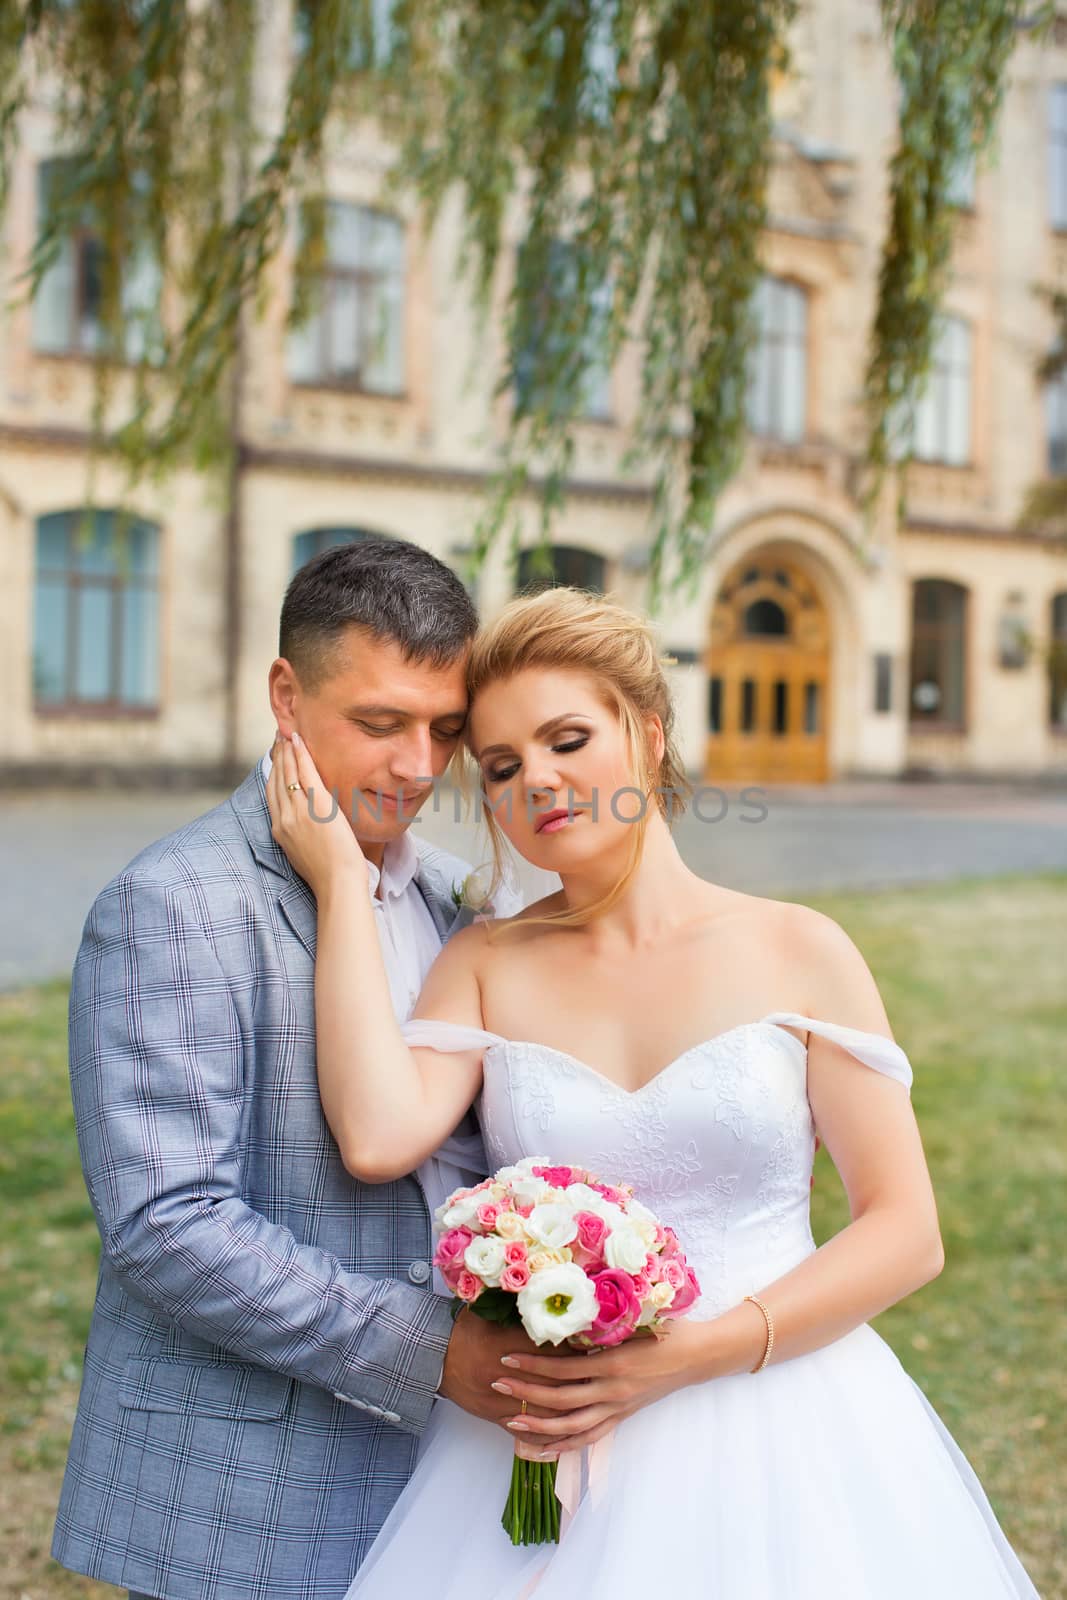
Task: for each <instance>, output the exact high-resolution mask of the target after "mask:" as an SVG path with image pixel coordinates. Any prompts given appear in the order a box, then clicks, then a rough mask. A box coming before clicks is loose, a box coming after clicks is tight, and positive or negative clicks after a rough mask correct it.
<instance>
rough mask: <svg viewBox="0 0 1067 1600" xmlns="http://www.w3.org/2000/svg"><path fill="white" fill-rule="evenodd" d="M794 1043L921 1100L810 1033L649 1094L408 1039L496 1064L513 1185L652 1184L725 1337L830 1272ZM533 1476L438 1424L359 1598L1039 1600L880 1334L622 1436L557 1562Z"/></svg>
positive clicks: (639, 1421)
mask: <svg viewBox="0 0 1067 1600" xmlns="http://www.w3.org/2000/svg"><path fill="white" fill-rule="evenodd" d="M781 1024H789V1025H791V1026H795V1027H797V1028H799V1029H809V1030H810V1031H811V1032H812V1033H815V1034H820V1035H825V1037H827V1038H828V1039H831V1040H833V1041H834V1042H835V1043H837V1044H839V1045H842V1046H844V1047H845V1048H846V1049H847V1050H848V1051H849V1052H850V1053H851V1054H852V1055H853V1056H854V1057H855V1058H856V1060H857V1061H858V1062H860V1063H862V1064H863V1067H864V1068H872V1069H873V1070H875V1071H876V1072H882V1073H885V1074H887V1075H888V1076H889V1077H891V1078H894V1079H896V1081H897V1082H899V1083H900V1084H902V1085H903V1086H905V1088H907V1087H908V1086H910V1083H911V1068H910V1065H909V1063H908V1058H907V1056H906V1055H905V1053H904V1051H903V1050H902V1049H901V1048H900V1047H899V1045H896V1044H894V1043H892V1042H891V1041H890V1040H887V1039H885V1038H883V1037H882V1036H880V1035H876V1034H871V1033H864V1032H860V1031H859V1030H857V1029H854V1028H846V1027H842V1026H840V1025H836V1024H832V1023H828V1022H820V1021H816V1020H814V1019H812V1018H810V1017H805V1016H801V1015H799V1014H798V1013H795V1012H785V1011H776V1012H772V1013H771V1014H770V1015H768V1016H766V1017H763V1018H762V1019H761V1020H759V1021H756V1022H750V1023H745V1024H742V1025H741V1026H740V1027H736V1028H731V1029H730V1030H729V1031H728V1032H726V1033H721V1034H717V1035H716V1036H715V1037H714V1038H711V1039H705V1040H703V1041H701V1042H700V1043H698V1044H695V1045H693V1047H692V1048H691V1049H689V1050H687V1051H686V1052H685V1053H684V1055H681V1056H679V1057H678V1058H677V1059H676V1060H675V1061H672V1062H670V1063H669V1065H667V1066H666V1067H664V1068H663V1070H662V1071H661V1072H660V1073H659V1074H658V1075H657V1076H656V1077H655V1078H653V1079H652V1080H651V1082H650V1083H648V1084H646V1085H645V1086H644V1088H642V1089H640V1090H638V1091H637V1092H636V1093H632V1094H631V1093H628V1092H627V1091H626V1090H624V1089H621V1088H619V1087H618V1086H617V1085H616V1084H613V1083H611V1082H610V1081H609V1080H608V1079H607V1078H606V1077H604V1076H603V1075H602V1074H601V1073H599V1072H597V1071H595V1070H594V1069H593V1068H592V1067H591V1066H588V1065H586V1064H584V1063H583V1062H581V1061H578V1060H576V1059H575V1058H574V1057H572V1056H569V1055H567V1054H566V1053H565V1052H563V1051H560V1050H554V1049H551V1048H549V1047H548V1046H546V1045H541V1044H532V1043H525V1042H523V1041H521V1040H517V1039H504V1038H501V1037H500V1036H499V1035H497V1034H491V1033H483V1032H482V1031H480V1030H477V1029H469V1028H460V1027H457V1026H455V1025H453V1024H449V1023H440V1022H433V1021H426V1020H422V1021H412V1022H409V1023H407V1024H405V1026H404V1033H405V1037H406V1038H407V1039H408V1042H409V1043H411V1044H417V1045H420V1046H432V1047H434V1048H435V1049H438V1050H441V1051H448V1050H460V1049H470V1048H471V1047H472V1046H476V1045H478V1044H483V1045H485V1047H486V1048H485V1054H484V1069H485V1086H484V1091H483V1094H482V1097H481V1100H480V1117H481V1124H482V1129H483V1133H484V1136H485V1143H486V1149H487V1153H488V1156H489V1161H490V1165H491V1166H492V1167H493V1169H494V1170H495V1169H496V1168H497V1167H499V1166H501V1165H504V1164H505V1163H510V1162H514V1161H516V1160H518V1159H520V1158H521V1157H523V1156H526V1155H545V1156H548V1157H550V1158H551V1159H552V1160H553V1161H561V1162H570V1163H574V1164H577V1165H581V1166H585V1167H588V1168H591V1169H592V1170H593V1171H595V1172H597V1173H599V1174H600V1176H601V1177H603V1178H604V1179H605V1180H607V1181H612V1180H617V1181H625V1182H629V1183H632V1184H633V1185H634V1186H635V1188H636V1192H637V1195H638V1198H639V1199H641V1200H643V1201H644V1202H645V1204H646V1205H648V1206H650V1207H651V1208H652V1209H653V1210H654V1211H655V1212H656V1214H657V1216H659V1217H660V1218H661V1220H663V1221H664V1222H668V1223H670V1224H671V1225H672V1226H673V1227H674V1228H675V1230H676V1231H677V1233H678V1235H679V1237H680V1239H681V1241H682V1244H683V1246H684V1247H685V1250H686V1252H687V1254H688V1256H689V1259H690V1261H691V1262H692V1265H693V1266H694V1268H695V1270H696V1273H697V1276H698V1277H699V1279H700V1283H701V1287H702V1291H703V1293H702V1298H701V1299H700V1301H699V1302H698V1303H697V1305H696V1306H695V1307H694V1309H693V1311H692V1312H691V1313H690V1316H696V1317H704V1318H708V1317H714V1316H717V1315H719V1314H720V1313H722V1312H724V1311H726V1310H728V1309H729V1308H730V1307H731V1306H734V1305H736V1304H737V1303H738V1301H740V1300H742V1299H743V1298H744V1296H745V1295H746V1294H748V1293H758V1292H759V1290H760V1289H761V1288H762V1287H764V1286H766V1285H768V1284H770V1283H772V1282H773V1281H774V1280H775V1279H776V1278H778V1277H780V1276H781V1275H782V1274H783V1273H785V1272H788V1271H789V1270H790V1268H792V1267H795V1266H796V1265H797V1263H798V1262H800V1261H803V1260H804V1258H805V1257H806V1256H807V1255H809V1254H810V1253H811V1252H812V1251H813V1250H814V1249H815V1243H814V1240H813V1238H812V1234H811V1229H810V1226H809V1219H808V1212H809V1197H810V1189H809V1180H810V1177H811V1171H812V1160H813V1155H814V1137H815V1134H814V1128H813V1124H812V1118H811V1112H810V1109H809V1106H808V1101H807V1095H806V1056H807V1052H806V1049H805V1047H804V1044H803V1043H802V1042H801V1040H800V1039H798V1038H797V1037H796V1035H795V1034H791V1033H789V1032H787V1031H786V1029H785V1028H784V1027H783V1026H781ZM442 1070H446V1063H445V1061H444V1059H443V1060H442ZM512 1454H513V1449H512V1442H511V1439H510V1437H509V1436H508V1435H507V1434H506V1433H505V1432H504V1431H503V1430H502V1429H501V1428H499V1427H496V1426H494V1425H492V1424H490V1423H486V1422H480V1421H478V1420H476V1419H475V1418H473V1417H471V1416H469V1415H467V1414H466V1413H465V1412H463V1411H460V1410H459V1409H458V1408H457V1407H456V1406H453V1405H451V1404H450V1403H449V1402H447V1401H444V1400H439V1401H438V1402H437V1404H436V1406H435V1408H434V1414H433V1417H432V1418H431V1422H430V1426H429V1428H428V1430H427V1433H426V1435H425V1439H424V1444H423V1447H422V1449H421V1451H420V1455H419V1461H418V1465H417V1467H416V1469H415V1472H414V1475H413V1476H412V1478H411V1480H410V1482H409V1483H408V1485H407V1487H406V1488H405V1489H404V1491H403V1493H402V1494H401V1496H400V1499H399V1500H398V1501H397V1503H396V1506H395V1507H394V1509H393V1511H392V1512H391V1514H390V1516H389V1518H388V1520H387V1521H386V1523H385V1526H384V1527H383V1529H382V1531H381V1533H380V1534H379V1536H378V1538H377V1539H376V1540H375V1543H374V1545H373V1546H372V1548H371V1551H370V1554H369V1556H368V1558H367V1560H366V1562H365V1563H364V1565H363V1566H362V1568H361V1569H360V1571H359V1573H358V1575H357V1577H356V1579H355V1581H354V1582H353V1584H352V1586H351V1588H350V1589H349V1591H348V1596H347V1600H407V1597H409V1596H415V1595H418V1596H426V1597H428V1600H527V1597H532V1600H646V1597H647V1596H650V1595H654V1594H662V1593H672V1592H679V1593H682V1594H686V1595H694V1596H699V1597H700V1600H846V1597H847V1600H1009V1597H1010V1600H1017V1597H1019V1596H1027V1597H1031V1600H1036V1597H1037V1591H1036V1589H1035V1588H1034V1586H1033V1584H1032V1583H1031V1582H1030V1580H1029V1578H1028V1577H1027V1575H1026V1572H1025V1570H1024V1568H1023V1566H1022V1564H1021V1563H1020V1561H1019V1559H1018V1557H1017V1556H1016V1555H1015V1554H1014V1552H1013V1550H1012V1549H1011V1546H1010V1545H1009V1543H1008V1541H1007V1539H1006V1538H1005V1535H1004V1533H1003V1532H1002V1530H1001V1528H1000V1527H999V1525H998V1523H997V1521H996V1518H995V1517H994V1514H993V1511H992V1508H991V1507H990V1505H989V1502H988V1500H987V1498H986V1496H985V1493H984V1492H983V1490H982V1487H981V1484H980V1483H979V1481H978V1479H977V1478H976V1476H975V1474H974V1472H973V1471H972V1469H971V1467H970V1466H969V1465H968V1463H967V1460H966V1458H965V1457H964V1456H963V1454H962V1453H961V1451H960V1450H959V1448H958V1446H957V1445H956V1444H955V1443H954V1441H953V1439H952V1437H951V1435H950V1434H949V1433H948V1431H947V1429H946V1428H945V1426H944V1424H943V1423H942V1421H941V1420H940V1418H939V1417H938V1415H937V1413H936V1412H935V1411H934V1410H933V1408H932V1407H931V1405H930V1403H929V1402H928V1401H927V1399H926V1398H925V1396H924V1395H923V1393H922V1391H921V1390H920V1389H919V1388H918V1386H917V1385H916V1384H915V1382H914V1381H913V1380H912V1379H911V1378H910V1377H909V1376H908V1374H907V1373H906V1372H905V1370H904V1368H903V1367H902V1366H901V1365H900V1362H899V1361H898V1360H897V1358H896V1356H895V1355H894V1354H893V1352H892V1350H891V1349H890V1348H889V1346H888V1345H887V1344H886V1343H885V1341H884V1340H883V1339H882V1338H880V1336H879V1335H878V1334H877V1333H875V1331H874V1329H873V1328H871V1327H870V1326H868V1325H867V1324H864V1325H863V1326H862V1327H859V1328H856V1329H854V1330H853V1331H852V1332H851V1333H849V1334H846V1335H845V1336H844V1337H843V1338H841V1339H838V1340H836V1341H835V1342H834V1343H832V1344H829V1345H825V1346H824V1347H823V1348H822V1349H820V1350H816V1351H814V1352H813V1353H811V1354H810V1355H804V1356H797V1357H794V1358H793V1359H791V1360H788V1361H783V1362H781V1363H779V1364H772V1365H770V1366H768V1367H766V1368H764V1370H763V1371H762V1372H760V1373H757V1374H755V1375H752V1374H749V1373H747V1372H746V1373H742V1374H738V1375H736V1376H731V1377H725V1378H716V1379H714V1380H712V1381H710V1382H706V1383H702V1384H698V1385H690V1386H689V1387H687V1388H683V1389H680V1390H677V1391H676V1392H675V1393H673V1394H671V1395H668V1396H667V1397H666V1398H665V1399H662V1400H659V1401H657V1402H656V1403H655V1404H652V1405H649V1406H646V1407H645V1408H644V1409H643V1410H641V1411H639V1412H638V1413H637V1414H636V1415H634V1416H633V1417H630V1418H628V1419H627V1420H626V1421H624V1422H623V1423H621V1424H620V1426H619V1427H618V1428H617V1429H616V1430H615V1433H614V1435H613V1437H612V1440H611V1446H610V1452H609V1454H608V1457H607V1465H606V1469H605V1470H604V1472H603V1476H602V1478H601V1479H600V1480H599V1481H597V1474H594V1487H593V1489H592V1490H590V1489H589V1487H588V1482H587V1479H588V1474H587V1473H586V1472H584V1471H583V1474H582V1483H583V1485H584V1489H583V1494H582V1498H581V1500H580V1502H579V1504H578V1507H577V1510H576V1512H575V1515H574V1517H573V1520H572V1521H571V1522H570V1525H569V1526H568V1527H567V1528H566V1529H565V1531H564V1533H563V1537H562V1540H561V1542H560V1544H559V1545H558V1546H556V1545H539V1546H530V1547H518V1548H516V1547H514V1546H512V1544H511V1543H510V1541H509V1539H508V1537H507V1535H506V1534H505V1533H504V1530H503V1529H502V1527H501V1526H500V1513H501V1511H502V1509H503V1505H504V1500H505V1497H506V1494H507V1489H508V1483H509V1479H510V1472H511V1462H512Z"/></svg>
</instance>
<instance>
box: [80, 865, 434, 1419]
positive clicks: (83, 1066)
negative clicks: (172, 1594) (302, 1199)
mask: <svg viewBox="0 0 1067 1600" xmlns="http://www.w3.org/2000/svg"><path fill="white" fill-rule="evenodd" d="M190 901H191V895H190V894H189V891H188V890H187V889H185V888H177V887H174V886H167V885H166V884H160V883H158V882H156V881H154V880H151V879H148V878H142V877H139V876H137V875H135V874H133V873H126V874H123V875H122V876H120V877H119V878H118V879H117V880H116V881H115V882H114V883H113V884H111V885H109V886H108V888H107V889H105V890H104V891H103V893H102V894H101V895H100V897H99V898H98V899H97V901H96V903H95V905H94V906H93V908H92V911H91V912H90V915H89V919H88V922H87V923H86V927H85V932H84V935H83V938H82V944H81V948H80V950H79V952H78V958H77V961H76V963H75V967H74V975H73V983H72V989H71V1002H70V1069H71V1089H72V1094H73V1099H74V1111H75V1118H76V1122H77V1129H78V1143H79V1148H80V1151H81V1157H82V1166H83V1169H84V1172H85V1180H86V1185H87V1187H88V1190H89V1197H90V1199H91V1201H92V1205H93V1209H94V1211H95V1213H96V1219H97V1223H98V1226H99V1228H100V1234H101V1238H102V1240H103V1249H104V1254H105V1256H106V1257H107V1259H108V1261H109V1263H110V1264H111V1266H112V1268H113V1269H114V1271H115V1273H116V1274H117V1276H118V1277H119V1279H120V1280H121V1282H122V1284H123V1286H124V1287H125V1288H126V1289H127V1290H128V1292H129V1293H130V1294H131V1295H133V1296H135V1297H136V1298H137V1299H139V1300H141V1301H143V1302H144V1303H145V1304H146V1305H149V1306H151V1307H152V1308H153V1309H154V1310H156V1311H158V1312H159V1313H160V1314H161V1315H163V1316H165V1317H167V1318H168V1319H170V1320H171V1321H172V1322H174V1323H176V1324H177V1325H178V1326H179V1327H181V1328H183V1329H185V1330H186V1331H188V1332H189V1333H192V1334H195V1335H197V1336H198V1337H200V1338H203V1339H207V1340H210V1341H212V1342H213V1343H216V1344H219V1345H222V1346H224V1347H225V1348H226V1349H228V1350H231V1351H232V1352H233V1353H234V1355H236V1356H238V1357H241V1358H243V1359H247V1360H249V1361H253V1362H257V1363H259V1364H260V1365H262V1366H264V1367H269V1368H272V1369H274V1370H275V1371H278V1372H282V1373H286V1374H288V1375H289V1376H291V1377H294V1378H298V1379H300V1380H301V1381H302V1382H306V1383H313V1384H317V1385H318V1386H320V1387H321V1388H324V1389H328V1390H330V1391H331V1392H332V1393H334V1394H335V1395H337V1396H338V1398H340V1399H344V1400H348V1401H349V1402H350V1403H352V1404H354V1405H357V1406H361V1407H363V1408H364V1409H367V1410H370V1411H372V1412H374V1413H375V1414H377V1415H379V1416H382V1417H384V1418H385V1419H386V1420H388V1421H390V1422H392V1423H394V1424H396V1425H397V1426H398V1427H401V1428H404V1429H405V1430H407V1431H408V1432H412V1433H417V1432H419V1431H421V1429H422V1428H423V1427H424V1426H425V1423H426V1421H427V1420H428V1418H429V1413H430V1408H431V1405H432V1402H433V1396H434V1391H435V1390H436V1388H437V1386H438V1383H439V1381H440V1378H441V1372H442V1364H443V1361H444V1355H445V1350H446V1347H447V1345H448V1339H449V1334H450V1333H451V1331H452V1322H451V1316H450V1313H449V1306H448V1303H447V1302H446V1301H445V1300H444V1299H442V1298H441V1297H440V1296H437V1295H434V1294H430V1293H427V1292H426V1291H424V1290H420V1289H416V1288H415V1287H414V1286H412V1285H408V1284H405V1283H399V1282H395V1281H393V1280H391V1279H381V1278H374V1277H370V1276H367V1275H366V1274H363V1273H353V1272H348V1271H346V1270H345V1269H344V1267H343V1266H342V1265H341V1263H340V1262H339V1261H338V1260H337V1259H336V1257H334V1256H331V1255H330V1254H328V1253H327V1252H326V1251H323V1250H319V1249H317V1248H315V1247H314V1246H311V1245H306V1244H300V1243H299V1242H298V1241H297V1240H296V1238H295V1237H294V1235H293V1234H292V1233H290V1232H289V1230H288V1229H287V1228H284V1227H280V1226H278V1225H277V1224H275V1223H272V1222H269V1221H268V1220H267V1219H266V1218H265V1217H263V1216H261V1215H260V1214H259V1213H258V1212H256V1211H253V1210H252V1209H251V1208H250V1207H249V1206H248V1205H246V1204H245V1202H244V1201H243V1200H242V1198H241V1159H242V1149H241V1142H240V1138H241V1115H242V1103H243V1094H244V1079H245V1067H246V1062H245V1060H244V1044H243V1040H242V1035H241V1030H240V1027H239V1021H238V1017H237V1013H236V1011H235V1009H234V1006H233V1000H232V996H231V994H230V990H229V987H228V985H227V981H226V977H225V974H224V972H223V970H222V968H221V966H220V964H219V961H218V959H217V956H216V954H215V951H214V949H213V946H212V943H211V940H210V939H209V937H208V935H207V933H206V932H205V931H204V929H203V927H201V926H200V925H199V923H198V921H197V918H196V917H195V916H194V915H193V912H192V909H191V904H190Z"/></svg>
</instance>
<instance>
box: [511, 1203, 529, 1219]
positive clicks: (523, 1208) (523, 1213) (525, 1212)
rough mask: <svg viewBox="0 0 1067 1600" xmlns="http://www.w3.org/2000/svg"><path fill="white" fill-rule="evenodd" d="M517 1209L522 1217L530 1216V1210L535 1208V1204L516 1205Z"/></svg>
mask: <svg viewBox="0 0 1067 1600" xmlns="http://www.w3.org/2000/svg"><path fill="white" fill-rule="evenodd" d="M515 1210H516V1211H517V1212H518V1213H519V1216H520V1217H528V1216H529V1215H530V1212H531V1211H532V1210H533V1205H532V1204H527V1205H524V1206H516V1207H515Z"/></svg>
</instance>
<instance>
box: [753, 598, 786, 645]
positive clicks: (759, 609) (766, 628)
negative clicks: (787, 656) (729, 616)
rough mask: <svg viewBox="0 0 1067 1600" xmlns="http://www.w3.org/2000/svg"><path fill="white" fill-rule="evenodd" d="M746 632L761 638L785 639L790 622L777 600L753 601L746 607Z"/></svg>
mask: <svg viewBox="0 0 1067 1600" xmlns="http://www.w3.org/2000/svg"><path fill="white" fill-rule="evenodd" d="M744 627H745V632H746V633H747V634H749V635H751V636H753V637H759V638H768V637H770V638H779V639H781V638H784V637H785V635H786V634H787V633H788V632H789V620H788V618H787V617H786V614H785V612H784V611H783V610H782V608H781V606H780V605H779V604H778V602H777V600H753V602H752V604H751V605H750V606H746V607H745V621H744Z"/></svg>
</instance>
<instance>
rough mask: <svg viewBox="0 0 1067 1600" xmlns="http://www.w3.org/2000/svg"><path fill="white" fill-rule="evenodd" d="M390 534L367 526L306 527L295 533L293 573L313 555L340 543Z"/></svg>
mask: <svg viewBox="0 0 1067 1600" xmlns="http://www.w3.org/2000/svg"><path fill="white" fill-rule="evenodd" d="M388 537H389V536H388V534H381V533H368V532H367V531H366V529H365V528H306V529H305V530H304V532H303V533H296V534H294V535H293V561H292V568H291V575H292V574H293V573H297V572H299V571H300V568H301V567H302V566H304V565H306V563H307V562H309V561H310V560H311V558H312V556H318V555H321V554H322V552H323V551H324V550H333V549H334V548H335V547H336V546H337V545H339V544H354V543H355V542H356V540H357V539H384V538H388Z"/></svg>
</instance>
